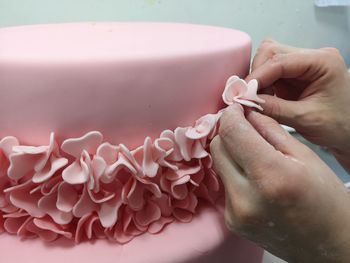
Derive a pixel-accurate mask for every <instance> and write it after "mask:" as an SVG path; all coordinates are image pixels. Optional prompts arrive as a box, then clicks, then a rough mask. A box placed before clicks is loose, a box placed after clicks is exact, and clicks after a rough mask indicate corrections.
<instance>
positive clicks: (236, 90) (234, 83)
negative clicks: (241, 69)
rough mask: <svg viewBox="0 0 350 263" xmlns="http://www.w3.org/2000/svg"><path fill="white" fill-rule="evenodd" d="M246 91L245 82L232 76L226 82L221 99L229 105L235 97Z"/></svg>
mask: <svg viewBox="0 0 350 263" xmlns="http://www.w3.org/2000/svg"><path fill="white" fill-rule="evenodd" d="M246 92H247V83H246V82H245V81H244V80H242V79H240V78H239V77H237V76H232V77H230V78H229V79H228V81H227V83H226V87H225V90H224V92H223V94H222V99H223V101H224V102H225V103H226V104H227V105H231V104H232V103H233V101H234V98H235V97H240V96H243V95H244V94H245V93H246Z"/></svg>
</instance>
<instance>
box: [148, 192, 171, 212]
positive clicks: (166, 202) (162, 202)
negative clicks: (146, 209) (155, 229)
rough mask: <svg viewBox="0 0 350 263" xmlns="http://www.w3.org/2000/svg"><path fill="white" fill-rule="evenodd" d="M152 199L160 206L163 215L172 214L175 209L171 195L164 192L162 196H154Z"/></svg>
mask: <svg viewBox="0 0 350 263" xmlns="http://www.w3.org/2000/svg"><path fill="white" fill-rule="evenodd" d="M152 200H153V201H154V202H155V203H156V204H157V205H158V206H159V208H160V211H161V213H162V216H165V217H169V216H171V213H172V211H173V209H172V206H171V200H170V197H169V196H168V195H167V194H162V196H161V197H160V198H153V199H152Z"/></svg>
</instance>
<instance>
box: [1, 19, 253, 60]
mask: <svg viewBox="0 0 350 263" xmlns="http://www.w3.org/2000/svg"><path fill="white" fill-rule="evenodd" d="M250 44H251V39H250V37H249V35H248V34H247V33H245V32H243V31H239V30H236V29H231V28H224V27H215V26H207V25H197V24H181V23H160V22H83V23H63V24H41V25H24V26H14V27H3V28H0V58H1V59H2V60H18V59H26V60H28V59H30V58H33V59H34V58H35V60H40V59H46V60H57V59H59V60H62V59H63V60H64V59H65V58H69V59H79V58H80V59H82V58H85V59H89V58H101V57H102V58H103V57H105V58H114V57H118V58H135V57H140V58H142V57H152V58H153V57H159V56H162V55H174V56H175V55H177V56H178V55H187V54H201V53H207V54H208V53H215V52H220V51H224V50H234V49H239V48H242V47H245V46H249V45H250Z"/></svg>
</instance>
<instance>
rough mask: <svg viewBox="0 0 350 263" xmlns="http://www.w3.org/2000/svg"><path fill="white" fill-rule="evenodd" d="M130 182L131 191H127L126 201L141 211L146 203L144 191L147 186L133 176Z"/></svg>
mask: <svg viewBox="0 0 350 263" xmlns="http://www.w3.org/2000/svg"><path fill="white" fill-rule="evenodd" d="M128 184H130V186H131V187H130V188H129V189H130V190H129V192H127V193H126V202H127V204H128V205H129V206H130V208H132V209H133V210H134V211H139V210H141V209H142V207H143V204H144V198H143V193H144V188H145V187H144V186H143V185H142V184H140V183H138V182H137V181H136V180H135V179H132V178H130V181H129V182H128ZM124 189H126V188H123V191H125V190H124ZM122 194H123V193H122Z"/></svg>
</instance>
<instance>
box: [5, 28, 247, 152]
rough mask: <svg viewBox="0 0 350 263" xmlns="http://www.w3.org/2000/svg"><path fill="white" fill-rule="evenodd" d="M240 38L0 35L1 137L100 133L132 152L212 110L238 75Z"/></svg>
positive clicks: (242, 66) (227, 33)
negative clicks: (94, 131) (131, 149)
mask: <svg viewBox="0 0 350 263" xmlns="http://www.w3.org/2000/svg"><path fill="white" fill-rule="evenodd" d="M250 50H251V41H250V38H249V36H248V35H247V34H245V33H243V32H240V31H236V30H232V29H223V28H215V27H209V26H199V25H184V24H158V23H82V24H58V25H39V26H23V27H13V28H3V29H0V83H1V86H0V94H1V97H0V112H2V113H6V114H1V115H0V138H2V137H4V136H7V135H12V136H15V137H17V138H18V139H19V140H20V141H21V142H22V143H23V144H30V145H35V144H37V145H43V144H45V143H47V138H48V136H49V134H50V132H55V134H56V136H58V139H65V138H71V137H79V136H81V134H85V133H87V132H89V131H92V130H98V131H100V132H101V133H102V134H103V135H104V137H105V139H106V140H107V141H109V142H111V143H116V144H117V143H123V144H125V145H126V146H128V147H131V148H133V147H136V146H139V145H141V144H142V143H143V141H144V138H145V136H150V137H151V138H155V137H157V136H159V134H160V132H161V131H163V130H165V129H175V128H176V127H179V126H183V127H184V126H188V125H192V124H193V122H194V121H195V120H196V119H198V118H199V117H200V116H203V115H204V114H207V113H215V112H217V110H218V109H219V108H220V107H221V93H222V91H223V88H224V84H225V81H226V79H227V78H228V77H229V76H230V75H232V74H236V75H239V76H241V77H244V76H245V75H246V73H247V71H248V68H249V60H250Z"/></svg>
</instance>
